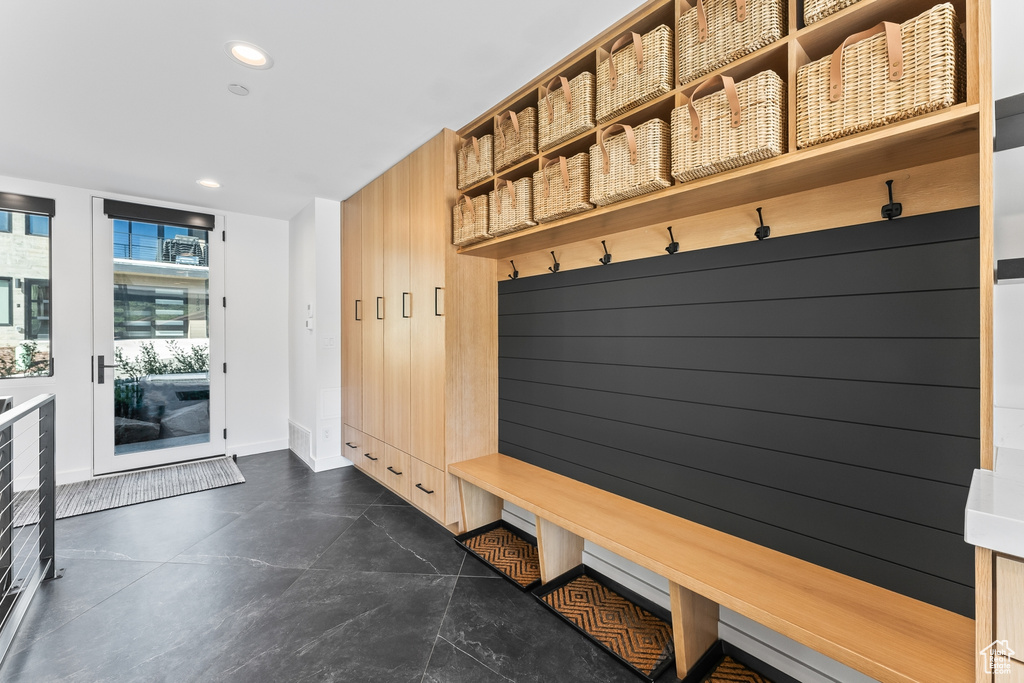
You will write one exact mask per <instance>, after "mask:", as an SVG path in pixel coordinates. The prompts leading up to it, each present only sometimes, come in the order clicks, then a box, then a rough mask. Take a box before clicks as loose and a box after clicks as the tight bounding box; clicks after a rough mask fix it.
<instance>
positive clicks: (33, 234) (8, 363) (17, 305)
mask: <svg viewBox="0 0 1024 683" xmlns="http://www.w3.org/2000/svg"><path fill="white" fill-rule="evenodd" d="M7 196H8V197H9V196H10V195H7ZM18 197H20V198H21V200H25V201H28V202H33V201H40V202H43V203H44V204H45V203H48V206H41V207H39V208H38V212H36V213H27V212H22V211H17V210H15V209H14V207H12V206H4V207H0V379H3V378H5V377H28V376H37V377H38V376H49V375H51V374H52V367H53V366H52V364H51V362H50V358H51V350H50V344H51V336H52V331H51V327H50V326H51V320H50V311H51V310H52V307H51V304H50V298H51V290H50V243H51V240H50V227H51V226H50V222H51V218H50V215H47V213H50V214H52V210H53V202H52V201H51V200H39V199H38V198H33V197H23V196H21V195H18ZM36 209H37V207H36V206H33V207H32V208H31V209H30V210H32V211H36ZM0 393H3V390H2V389H0Z"/></svg>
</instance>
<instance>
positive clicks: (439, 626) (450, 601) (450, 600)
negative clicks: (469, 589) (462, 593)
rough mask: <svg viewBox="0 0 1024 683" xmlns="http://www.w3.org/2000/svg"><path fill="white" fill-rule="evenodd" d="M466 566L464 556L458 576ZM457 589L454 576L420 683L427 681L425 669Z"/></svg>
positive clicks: (457, 585)
mask: <svg viewBox="0 0 1024 683" xmlns="http://www.w3.org/2000/svg"><path fill="white" fill-rule="evenodd" d="M465 565H466V556H465V555H463V556H462V563H461V564H459V572H458V574H462V568H463V567H464V566H465ZM458 587H459V576H458V575H456V576H455V581H454V583H452V592H451V595H449V596H448V603H447V604H446V605H445V606H444V613H443V614H442V615H441V621H440V622H438V624H437V633H435V634H434V644H433V645H431V646H430V654H429V655H427V662H426V664H424V665H423V675H422V676H420V683H424V681H426V679H427V669H429V668H430V660H431V659H433V657H434V650H435V649H436V648H437V640H438V638H440V637H441V629H442V628H443V627H444V620H445V617H447V616H448V608H449V607H451V606H452V600H453V599H454V598H455V589H456V588H458ZM445 642H447V641H445Z"/></svg>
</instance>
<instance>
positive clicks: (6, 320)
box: [0, 277, 14, 327]
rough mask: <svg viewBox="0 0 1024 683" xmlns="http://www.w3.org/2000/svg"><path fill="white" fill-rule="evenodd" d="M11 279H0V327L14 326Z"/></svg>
mask: <svg viewBox="0 0 1024 683" xmlns="http://www.w3.org/2000/svg"><path fill="white" fill-rule="evenodd" d="M12 285H13V283H12V282H11V278H9V277H0V327H10V326H11V325H13V324H14V318H13V315H12V313H11V309H13V308H14V287H13V286H12Z"/></svg>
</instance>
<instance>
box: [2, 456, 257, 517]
mask: <svg viewBox="0 0 1024 683" xmlns="http://www.w3.org/2000/svg"><path fill="white" fill-rule="evenodd" d="M244 482H245V477H243V476H242V473H241V471H239V469H238V465H237V464H236V463H235V461H234V460H232V459H231V458H230V457H228V456H224V457H221V458H213V459H211V460H201V461H198V462H187V463H183V464H181V465H172V466H170V467H161V468H159V469H152V470H140V471H138V472H128V473H126V474H118V475H114V476H112V477H100V478H98V479H90V480H88V481H78V482H75V483H73V484H61V485H60V486H58V487H57V509H56V516H57V519H64V518H65V517H74V516H76V515H84V514H87V513H89V512H99V511H100V510H109V509H111V508H119V507H124V506H126V505H134V504H136V503H147V502H149V501H151V500H159V499H161V498H171V497H173V496H180V495H182V494H185V493H196V492H197V491H206V490H209V489H216V488H220V487H222V486H231V485H232V484H241V483H244ZM38 521H39V496H38V493H37V491H36V490H34V489H33V490H31V491H20V492H18V493H16V494H15V496H14V526H26V525H29V524H36V523H37V522H38Z"/></svg>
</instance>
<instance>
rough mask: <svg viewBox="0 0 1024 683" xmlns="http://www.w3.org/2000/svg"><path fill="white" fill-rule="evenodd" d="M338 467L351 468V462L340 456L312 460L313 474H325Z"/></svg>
mask: <svg viewBox="0 0 1024 683" xmlns="http://www.w3.org/2000/svg"><path fill="white" fill-rule="evenodd" d="M339 467H352V461H351V460H349V459H348V458H345V457H342V456H340V455H332V456H329V457H326V458H314V459H313V471H314V472H326V471H327V470H336V469H338V468H339Z"/></svg>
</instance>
